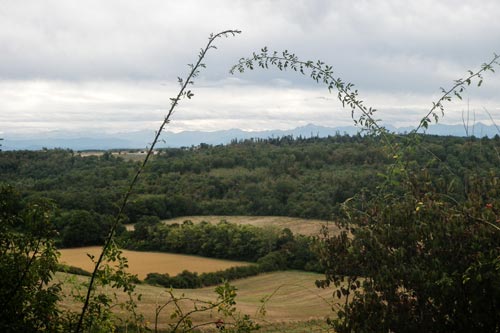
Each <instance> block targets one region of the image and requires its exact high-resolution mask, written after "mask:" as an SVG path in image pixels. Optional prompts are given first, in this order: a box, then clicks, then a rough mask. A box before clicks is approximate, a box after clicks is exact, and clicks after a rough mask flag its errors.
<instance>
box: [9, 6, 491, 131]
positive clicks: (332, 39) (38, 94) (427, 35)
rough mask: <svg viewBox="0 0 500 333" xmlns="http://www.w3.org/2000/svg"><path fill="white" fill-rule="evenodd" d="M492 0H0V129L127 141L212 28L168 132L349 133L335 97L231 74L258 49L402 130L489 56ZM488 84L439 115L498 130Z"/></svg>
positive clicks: (157, 107)
mask: <svg viewBox="0 0 500 333" xmlns="http://www.w3.org/2000/svg"><path fill="white" fill-rule="evenodd" d="M497 13H500V2H498V1H486V0H485V1H465V2H460V3H457V2H456V1H451V0H450V1H427V0H422V1H418V2H416V1H357V2H355V3H353V2H352V1H294V2H290V1H260V0H257V1H239V0H236V1H234V0H233V1H222V0H214V1H209V2H208V1H182V2H180V1H148V0H145V1H141V2H137V1H123V0H121V1H106V2H102V1H96V0H93V1H86V2H85V3H82V2H81V1H74V0H67V1H49V0H46V1H32V2H18V1H3V2H1V3H0V133H2V132H4V133H7V132H22V131H46V130H53V129H62V128H64V129H80V130H84V129H88V130H89V131H90V130H92V129H99V130H105V131H127V130H133V129H144V128H151V126H155V125H156V124H157V123H158V122H159V121H161V119H162V117H163V115H164V113H165V112H166V108H167V107H168V105H169V100H168V98H169V97H171V96H172V95H175V93H176V89H177V86H176V85H175V81H176V77H177V76H182V75H183V74H184V73H186V71H187V67H186V64H187V63H190V62H194V61H195V60H196V59H195V57H196V54H197V52H198V50H199V48H200V47H202V46H203V44H204V43H206V38H207V36H208V35H209V34H210V33H211V32H217V31H220V30H225V29H228V28H237V29H240V30H243V34H242V35H241V36H238V37H235V38H230V39H227V40H220V41H219V42H218V43H217V45H218V47H219V49H218V50H214V52H212V53H211V54H210V55H209V57H208V58H207V60H206V63H207V67H208V68H207V70H206V71H204V72H203V73H202V75H201V77H200V78H199V80H198V81H197V85H196V86H195V94H196V96H195V98H194V99H193V100H192V101H188V102H187V103H183V104H182V105H181V108H180V109H179V110H178V112H177V113H176V115H175V117H174V122H172V129H174V130H190V129H193V130H195V129H196V130H198V129H204V130H207V129H209V130H210V129H212V130H216V129H224V128H234V127H238V128H242V129H247V130H258V129H271V128H281V129H284V128H291V127H295V126H298V125H303V124H306V123H319V124H328V125H345V124H350V123H351V120H350V117H349V112H348V111H345V110H341V107H340V105H339V103H338V102H336V101H335V96H334V95H329V94H328V93H327V92H326V91H325V89H323V87H321V86H319V85H317V84H316V83H315V82H313V81H311V80H308V79H306V78H303V77H300V76H298V75H295V74H293V73H283V72H277V71H255V72H251V73H245V74H243V75H236V76H230V75H229V74H228V69H229V68H230V66H231V65H232V64H234V63H235V62H236V61H237V60H238V59H239V58H240V57H243V56H249V55H251V53H252V52H253V51H257V50H259V49H260V48H261V47H262V46H268V47H269V48H270V49H276V50H284V49H288V50H291V51H293V52H294V53H296V54H297V55H299V56H300V57H302V58H303V59H322V60H324V61H325V62H327V63H329V64H331V65H333V66H334V69H335V71H336V73H338V75H339V76H341V77H342V78H343V79H344V80H346V81H350V82H353V83H356V86H357V87H358V88H359V89H360V92H361V95H362V96H363V99H364V100H365V101H366V103H367V104H368V105H373V106H374V107H377V108H379V109H380V113H379V116H380V118H382V119H383V120H384V121H385V122H387V123H392V124H394V125H405V124H411V123H414V122H415V121H417V120H418V119H419V117H421V116H422V115H423V114H424V113H425V110H426V109H428V108H429V106H430V105H431V101H432V100H433V99H434V98H436V97H437V93H438V92H439V87H441V86H443V87H447V86H449V85H451V84H452V82H453V80H454V79H457V78H460V77H462V76H463V75H464V74H465V73H466V70H467V69H476V68H478V67H479V65H480V64H481V63H482V62H484V61H487V60H488V59H489V58H490V57H491V56H492V54H493V52H495V51H496V52H497V53H498V52H500V43H499V41H500V21H499V20H498V19H497V17H496V15H497ZM499 91H500V77H499V76H498V75H496V76H495V75H488V76H487V77H486V79H485V83H484V87H482V88H481V89H479V90H478V89H470V90H469V91H468V93H467V94H466V98H467V97H469V98H470V103H469V106H467V102H466V101H464V102H460V101H458V102H456V103H454V104H451V105H450V106H449V109H450V112H449V113H448V114H447V115H446V117H445V118H444V121H445V122H448V123H457V122H460V121H461V113H462V111H464V110H467V108H469V110H471V112H473V111H476V113H477V116H476V119H483V120H484V121H487V120H488V119H489V116H487V115H486V114H485V112H484V111H483V107H484V108H487V109H488V111H489V112H490V113H491V115H492V116H493V117H494V118H495V119H496V121H498V123H500V109H499V108H500V95H499V94H498V92H499Z"/></svg>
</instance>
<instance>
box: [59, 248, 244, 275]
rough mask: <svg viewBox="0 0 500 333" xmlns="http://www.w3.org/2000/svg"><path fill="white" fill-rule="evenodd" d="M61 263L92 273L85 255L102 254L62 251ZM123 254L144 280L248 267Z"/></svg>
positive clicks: (197, 259)
mask: <svg viewBox="0 0 500 333" xmlns="http://www.w3.org/2000/svg"><path fill="white" fill-rule="evenodd" d="M59 252H61V258H60V260H59V261H60V262H61V263H63V264H66V265H70V266H75V267H80V268H83V269H85V270H87V271H90V272H91V271H92V270H93V268H94V265H93V264H92V262H91V261H90V259H89V258H88V256H87V253H88V254H91V255H94V256H95V257H96V258H97V257H98V256H99V254H100V253H101V247H100V246H89V247H80V248H72V249H61V250H59ZM123 255H124V256H125V257H126V258H127V259H128V264H129V269H128V271H129V272H130V273H133V274H137V276H138V277H139V279H141V280H142V279H144V278H145V277H146V275H147V274H148V273H162V274H163V273H168V274H169V275H171V276H172V275H177V274H179V273H181V272H182V271H183V270H186V269H187V270H188V271H191V272H197V273H205V272H215V271H219V270H224V269H227V268H230V267H235V266H245V265H248V263H246V262H241V261H230V260H221V259H212V258H203V257H197V256H190V255H184V254H171V253H160V252H139V251H129V250H123Z"/></svg>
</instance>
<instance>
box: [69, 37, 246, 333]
mask: <svg viewBox="0 0 500 333" xmlns="http://www.w3.org/2000/svg"><path fill="white" fill-rule="evenodd" d="M239 33H241V31H239V30H226V31H222V32H219V33H217V34H215V35H211V36H210V38H209V39H208V43H207V45H206V46H205V48H204V49H202V51H201V53H200V54H199V56H198V61H197V62H196V64H195V65H194V66H192V68H191V71H190V73H189V75H188V77H187V78H186V80H184V81H183V84H182V85H181V89H180V90H179V93H178V94H177V96H176V97H175V98H173V99H172V103H171V105H170V109H169V111H168V113H167V115H166V116H165V118H164V120H163V122H162V123H161V125H160V127H159V129H158V130H157V131H156V135H155V137H154V140H153V143H152V144H151V146H150V147H149V149H148V152H147V154H146V157H145V158H144V161H143V162H142V164H141V166H140V167H139V169H138V170H137V172H136V174H135V175H134V178H133V179H132V181H131V182H130V185H129V188H128V190H127V192H126V193H125V196H124V198H123V200H122V203H121V205H120V209H119V211H118V213H117V214H116V216H115V219H114V222H113V224H112V226H111V229H110V231H109V234H108V236H107V237H106V241H105V242H104V246H103V249H102V251H101V254H100V255H99V259H98V260H97V261H96V263H95V266H94V271H93V272H92V276H91V278H90V283H89V286H88V288H87V296H86V297H85V302H84V304H83V307H82V312H81V314H80V317H79V320H78V325H77V327H76V330H75V332H76V333H80V332H81V330H82V324H83V318H84V317H85V313H86V311H87V308H88V306H89V301H90V296H91V293H92V290H93V287H94V282H95V279H96V276H97V271H98V270H99V266H100V265H101V263H102V261H103V260H104V257H105V255H106V253H107V251H108V248H109V246H110V244H111V242H112V240H113V236H114V234H115V231H116V228H117V227H118V225H119V223H120V220H121V216H122V214H123V212H124V210H125V206H126V205H127V202H128V199H129V197H130V195H131V194H132V191H133V189H134V186H135V184H136V183H137V180H138V179H139V176H140V175H141V173H142V172H143V171H144V169H145V167H146V164H147V163H148V161H149V158H150V157H151V155H152V153H153V149H154V147H155V146H156V143H157V142H158V140H159V138H160V135H161V133H162V131H163V129H164V128H165V126H166V125H167V124H168V123H169V122H170V116H171V115H172V113H173V112H174V110H175V107H176V106H177V105H178V103H179V100H180V99H181V98H182V97H183V96H187V97H188V98H191V96H189V95H186V93H185V90H186V87H187V85H188V84H190V83H192V81H191V79H192V78H193V77H195V76H196V74H197V72H198V68H200V67H204V65H203V64H202V63H201V61H202V60H203V58H204V57H205V55H206V53H207V52H208V50H209V49H211V48H214V46H213V45H212V43H213V42H214V41H215V40H216V39H217V38H219V37H221V36H225V37H227V36H228V35H232V36H235V35H236V34H239Z"/></svg>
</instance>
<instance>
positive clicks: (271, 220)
mask: <svg viewBox="0 0 500 333" xmlns="http://www.w3.org/2000/svg"><path fill="white" fill-rule="evenodd" d="M186 220H191V221H192V222H193V223H200V222H201V221H206V222H209V223H219V222H220V221H221V220H226V221H228V222H230V223H237V224H249V225H253V226H256V227H274V228H278V229H283V228H289V229H290V230H291V231H292V232H293V233H294V234H301V235H306V236H316V235H318V234H319V233H320V232H321V228H322V227H323V226H327V227H328V230H329V231H330V232H332V233H334V234H335V233H336V232H338V229H337V228H336V227H335V225H334V224H333V223H332V222H328V221H324V220H313V219H302V218H296V217H285V216H223V215H220V216H216V215H210V216H183V217H177V218H174V219H169V220H163V223H167V224H172V223H178V224H182V222H184V221H186ZM125 227H126V228H127V230H129V231H131V230H134V226H133V225H131V224H128V225H126V226H125Z"/></svg>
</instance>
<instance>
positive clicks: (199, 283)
mask: <svg viewBox="0 0 500 333" xmlns="http://www.w3.org/2000/svg"><path fill="white" fill-rule="evenodd" d="M262 272H266V270H263V269H262V268H261V266H260V265H249V266H238V267H231V268H228V269H225V270H222V271H217V272H209V273H201V274H198V273H196V272H194V273H193V272H189V271H187V270H185V271H183V272H182V273H180V274H177V275H176V276H170V275H168V274H160V273H149V274H148V275H147V277H146V279H144V282H146V283H148V284H152V285H159V286H163V287H166V288H181V289H194V288H201V287H208V286H216V285H219V284H221V283H223V282H224V281H232V280H236V279H243V278H246V277H250V276H255V275H258V274H259V273H262Z"/></svg>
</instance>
